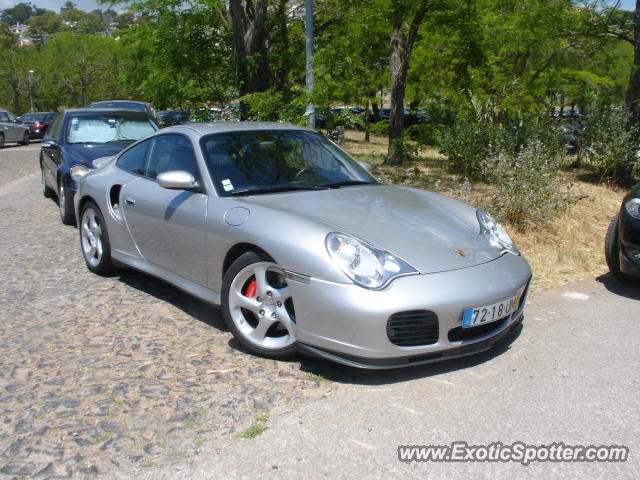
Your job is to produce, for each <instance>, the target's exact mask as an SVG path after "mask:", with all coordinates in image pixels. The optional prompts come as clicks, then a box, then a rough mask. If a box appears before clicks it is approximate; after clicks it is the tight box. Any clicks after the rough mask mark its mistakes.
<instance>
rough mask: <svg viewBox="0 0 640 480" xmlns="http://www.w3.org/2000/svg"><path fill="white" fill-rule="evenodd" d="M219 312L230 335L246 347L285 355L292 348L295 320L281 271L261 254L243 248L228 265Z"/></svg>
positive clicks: (271, 354) (261, 352) (251, 349)
mask: <svg viewBox="0 0 640 480" xmlns="http://www.w3.org/2000/svg"><path fill="white" fill-rule="evenodd" d="M222 312H223V315H224V319H225V321H226V323H227V326H228V327H229V329H230V330H231V332H232V333H233V335H234V337H236V339H237V340H238V341H239V342H240V343H241V344H242V345H243V346H244V347H245V348H246V349H247V350H249V351H251V352H252V353H255V354H257V355H261V356H264V357H269V358H278V359H280V358H287V357H290V356H292V355H293V354H294V353H295V352H296V350H297V347H296V320H295V313H294V310H293V300H292V298H291V292H290V290H289V287H288V286H287V282H286V280H285V277H284V272H283V271H282V269H281V268H279V267H278V266H277V265H276V264H275V263H274V262H273V261H272V260H271V259H270V258H268V257H267V256H266V255H264V254H258V253H256V252H247V253H245V254H243V255H241V256H240V257H239V258H238V259H237V260H236V261H235V262H233V264H232V265H231V267H230V268H229V270H228V271H227V273H226V274H225V276H224V280H223V285H222Z"/></svg>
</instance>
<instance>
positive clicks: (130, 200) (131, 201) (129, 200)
mask: <svg viewBox="0 0 640 480" xmlns="http://www.w3.org/2000/svg"><path fill="white" fill-rule="evenodd" d="M124 203H125V204H127V205H131V206H133V205H135V204H136V201H135V200H134V199H133V198H131V197H124Z"/></svg>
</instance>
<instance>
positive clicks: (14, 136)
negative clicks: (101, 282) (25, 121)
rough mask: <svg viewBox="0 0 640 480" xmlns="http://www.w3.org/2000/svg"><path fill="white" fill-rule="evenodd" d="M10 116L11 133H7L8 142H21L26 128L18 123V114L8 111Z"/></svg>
mask: <svg viewBox="0 0 640 480" xmlns="http://www.w3.org/2000/svg"><path fill="white" fill-rule="evenodd" d="M8 116H9V130H8V131H9V135H7V141H8V142H21V141H22V137H23V135H24V128H22V124H20V123H18V119H17V118H16V116H15V115H14V114H13V113H11V112H8Z"/></svg>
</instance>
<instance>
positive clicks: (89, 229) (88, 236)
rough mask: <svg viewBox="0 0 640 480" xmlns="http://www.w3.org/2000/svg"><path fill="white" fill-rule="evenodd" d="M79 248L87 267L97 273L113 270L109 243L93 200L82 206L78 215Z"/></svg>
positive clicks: (105, 227)
mask: <svg viewBox="0 0 640 480" xmlns="http://www.w3.org/2000/svg"><path fill="white" fill-rule="evenodd" d="M79 230H80V248H81V250H82V256H83V257H84V261H85V263H86V264H87V268H88V269H89V270H91V271H92V272H93V273H97V274H98V275H107V274H109V273H111V272H112V271H113V270H114V266H113V263H112V261H111V244H110V243H109V233H108V232H107V225H106V223H105V221H104V217H103V216H102V212H100V209H99V208H98V207H97V206H96V204H95V203H93V202H87V203H86V204H85V205H84V206H83V207H82V214H81V215H80V228H79Z"/></svg>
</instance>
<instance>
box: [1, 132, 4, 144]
mask: <svg viewBox="0 0 640 480" xmlns="http://www.w3.org/2000/svg"><path fill="white" fill-rule="evenodd" d="M0 148H4V133H0Z"/></svg>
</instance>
